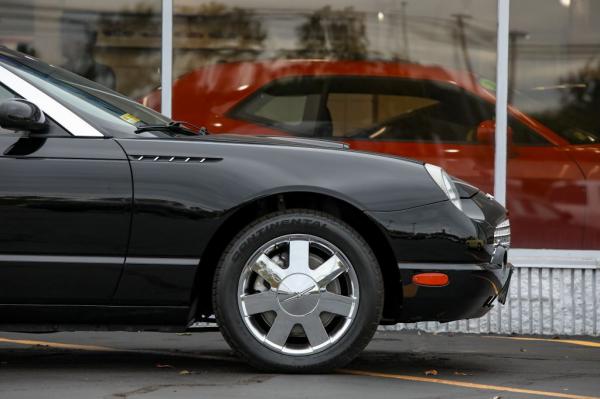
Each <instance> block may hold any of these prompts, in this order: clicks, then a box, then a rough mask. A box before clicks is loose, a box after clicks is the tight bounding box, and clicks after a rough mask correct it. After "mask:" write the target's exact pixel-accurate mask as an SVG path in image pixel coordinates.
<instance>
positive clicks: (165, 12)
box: [160, 0, 173, 118]
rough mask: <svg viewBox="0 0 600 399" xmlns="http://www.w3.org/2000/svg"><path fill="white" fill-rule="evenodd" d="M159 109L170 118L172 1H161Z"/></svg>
mask: <svg viewBox="0 0 600 399" xmlns="http://www.w3.org/2000/svg"><path fill="white" fill-rule="evenodd" d="M161 36H162V38H161V45H162V54H161V57H162V58H161V68H160V82H161V83H160V85H161V93H160V100H161V109H160V111H161V112H162V114H163V115H165V116H166V117H168V118H170V117H171V114H172V112H171V104H172V102H171V99H172V97H173V95H172V86H173V0H163V1H162V33H161Z"/></svg>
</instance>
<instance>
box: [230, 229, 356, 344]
mask: <svg viewBox="0 0 600 399" xmlns="http://www.w3.org/2000/svg"><path fill="white" fill-rule="evenodd" d="M358 299H359V287H358V279H357V277H356V273H355V272H354V268H353V267H352V265H351V263H350V261H349V260H348V259H347V258H346V256H345V255H344V254H343V253H342V252H341V251H340V250H339V249H337V248H336V247H335V246H334V245H333V244H331V243H330V242H328V241H326V240H324V239H321V238H319V237H316V236H311V235H305V234H294V235H286V236H282V237H278V238H276V239H274V240H271V241H270V242H268V243H266V244H265V245H263V246H262V247H261V248H259V249H258V250H257V251H256V252H254V254H253V255H252V256H251V257H250V260H249V261H248V262H247V263H246V265H245V266H244V268H243V270H242V274H241V276H240V281H239V284H238V305H239V310H240V313H241V315H242V318H243V320H244V323H245V324H246V326H247V327H248V329H249V330H250V332H251V333H252V335H253V336H254V337H255V338H256V339H257V340H258V341H259V342H261V343H262V344H263V345H265V346H267V347H269V348H271V349H273V350H275V351H277V352H280V353H285V354H288V355H308V354H312V353H315V352H319V351H322V350H325V349H327V348H329V347H331V346H332V345H334V344H335V343H336V342H337V341H339V340H340V339H341V338H342V336H343V335H344V334H345V333H346V331H348V328H349V327H350V325H351V324H352V321H353V319H354V317H355V315H356V311H357V308H358Z"/></svg>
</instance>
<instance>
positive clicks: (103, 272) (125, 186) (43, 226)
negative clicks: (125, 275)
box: [0, 133, 132, 304]
mask: <svg viewBox="0 0 600 399" xmlns="http://www.w3.org/2000/svg"><path fill="white" fill-rule="evenodd" d="M131 201H132V182H131V172H130V168H129V163H128V161H127V159H126V157H125V155H124V153H123V151H122V149H121V148H120V146H119V145H118V144H117V143H116V142H115V141H114V140H112V139H104V138H98V139H95V138H94V139H90V138H76V137H48V138H23V137H20V135H18V134H10V133H9V134H2V135H0V220H2V224H1V225H0V303H40V304H72V303H85V304H93V303H108V302H109V300H110V298H111V296H112V294H113V292H114V290H115V288H116V285H117V283H118V279H119V276H120V274H121V271H122V267H123V260H124V257H125V255H126V249H127V241H128V238H129V228H130V218H131V207H132V204H131Z"/></svg>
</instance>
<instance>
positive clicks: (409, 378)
mask: <svg viewBox="0 0 600 399" xmlns="http://www.w3.org/2000/svg"><path fill="white" fill-rule="evenodd" d="M17 398H18V399H25V398H27V399H46V398H48V399H52V398H57V399H58V398H60V399H65V398H67V399H71V398H74V399H75V398H76V399H86V398H106V399H112V398H131V399H134V398H135V399H137V398H146V399H150V398H161V399H164V398H174V399H175V398H176V399H179V398H181V399H183V398H194V399H203V398H210V399H219V398H228V399H229V398H244V399H253V398H260V399H265V398H278V399H279V398H284V399H286V398H311V399H313V398H329V399H332V398H344V399H352V398H357V399H364V398H368V399H376V398H403V399H409V398H410V399H412V398H419V399H425V398H444V399H452V398H457V399H458V398H460V399H467V398H486V399H493V398H502V399H509V398H565V399H600V339H598V338H595V339H594V338H589V337H577V338H571V337H569V338H567V337H555V338H554V339H552V338H550V339H549V338H548V337H516V336H510V337H501V336H476V335H445V334H444V335H443V334H438V335H434V334H425V333H420V334H419V333H416V332H382V333H378V334H377V335H376V336H375V338H374V340H373V342H372V343H371V344H370V345H369V346H368V347H367V349H366V350H365V352H364V353H363V354H362V355H361V356H360V357H359V358H358V359H356V360H355V361H354V362H352V363H351V364H350V365H349V366H348V367H346V368H345V369H343V370H337V371H336V372H334V373H331V374H326V375H282V374H264V373H260V372H257V371H256V370H254V369H252V368H250V367H249V366H247V365H246V364H244V363H243V362H241V361H239V360H238V359H237V358H236V357H235V356H234V355H233V354H232V352H231V351H230V349H229V348H228V346H227V345H226V343H225V342H224V341H223V339H222V338H221V335H220V334H219V333H218V332H210V333H193V334H174V333H146V332H144V333H122V332H77V333H56V334H13V333H0V399H17Z"/></svg>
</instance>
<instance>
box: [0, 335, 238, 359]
mask: <svg viewBox="0 0 600 399" xmlns="http://www.w3.org/2000/svg"><path fill="white" fill-rule="evenodd" d="M0 343H7V344H17V345H27V346H44V347H48V348H57V349H73V350H81V351H90V352H115V353H116V352H123V353H139V354H146V355H156V356H175V357H184V358H190V359H200V360H217V361H227V362H239V359H238V358H237V357H233V356H220V355H204V354H195V353H185V352H171V351H162V350H147V349H124V348H111V347H108V346H97V345H79V344H65V343H62V342H52V341H35V340H30V339H10V338H3V337H0Z"/></svg>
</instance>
